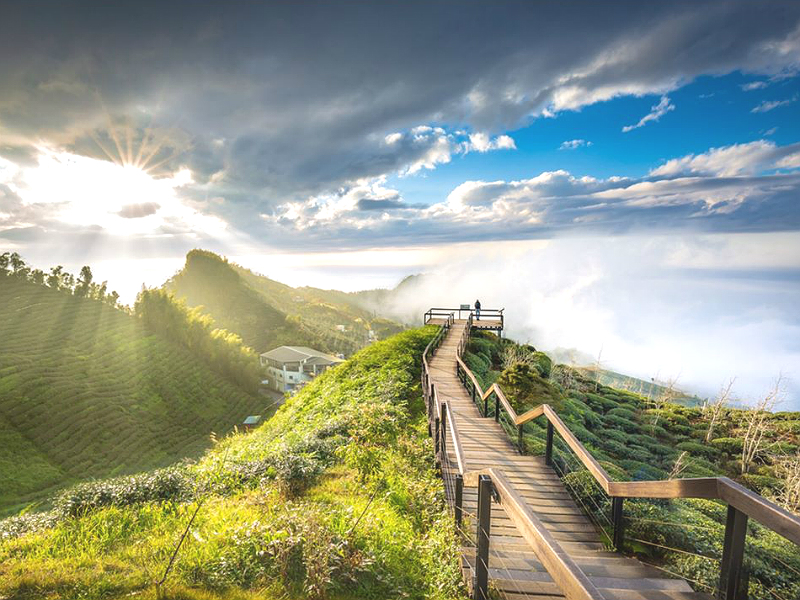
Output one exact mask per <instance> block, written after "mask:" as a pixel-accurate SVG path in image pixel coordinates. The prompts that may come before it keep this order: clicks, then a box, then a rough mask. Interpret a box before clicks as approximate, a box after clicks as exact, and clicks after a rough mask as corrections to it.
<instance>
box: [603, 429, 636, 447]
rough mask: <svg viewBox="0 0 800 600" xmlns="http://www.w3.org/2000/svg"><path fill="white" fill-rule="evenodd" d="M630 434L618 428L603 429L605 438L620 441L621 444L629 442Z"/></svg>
mask: <svg viewBox="0 0 800 600" xmlns="http://www.w3.org/2000/svg"><path fill="white" fill-rule="evenodd" d="M629 437H630V436H629V435H628V434H627V433H625V432H624V431H620V430H618V429H604V430H603V438H604V439H609V440H614V441H615V442H619V443H620V444H627V443H628V438H629Z"/></svg>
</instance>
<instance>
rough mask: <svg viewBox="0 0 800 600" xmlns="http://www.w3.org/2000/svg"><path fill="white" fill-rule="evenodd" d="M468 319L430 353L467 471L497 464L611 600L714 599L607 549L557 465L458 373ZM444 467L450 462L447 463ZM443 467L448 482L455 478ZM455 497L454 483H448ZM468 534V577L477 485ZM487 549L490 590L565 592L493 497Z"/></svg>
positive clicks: (468, 505)
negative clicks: (518, 436)
mask: <svg viewBox="0 0 800 600" xmlns="http://www.w3.org/2000/svg"><path fill="white" fill-rule="evenodd" d="M466 323H467V322H466V320H456V321H455V323H454V325H453V326H452V327H451V329H450V332H449V334H448V336H447V338H446V339H445V340H444V341H443V343H442V345H441V346H440V347H439V349H438V350H437V351H436V353H435V355H434V356H433V357H432V358H431V359H429V369H430V378H431V381H432V382H433V384H434V385H435V387H436V390H437V394H438V398H439V401H440V402H447V403H448V404H449V406H450V409H451V411H452V413H453V418H454V421H455V423H456V427H457V429H458V433H459V436H460V441H461V447H462V449H463V452H464V457H465V459H466V464H467V465H468V470H469V471H478V470H483V469H487V468H495V469H498V470H501V471H503V472H504V474H505V475H506V477H507V478H508V480H509V481H510V482H511V483H512V484H513V486H514V488H515V489H516V490H517V491H518V492H519V494H520V495H521V496H522V497H523V498H524V500H525V502H526V503H527V504H528V506H529V507H530V508H531V509H532V510H533V511H534V512H535V514H536V516H537V517H538V518H539V519H540V520H541V521H542V522H543V523H544V524H545V526H546V527H547V529H548V531H549V532H550V533H551V534H552V536H553V537H554V538H555V539H556V540H557V541H558V542H559V543H560V544H561V546H562V548H563V549H564V550H565V551H566V552H567V553H568V554H569V555H570V557H572V559H573V560H574V561H575V562H576V563H577V564H578V566H579V567H580V568H581V570H582V571H583V572H584V573H585V574H586V575H587V576H588V577H589V579H590V580H591V582H592V583H593V584H594V585H595V587H597V588H598V590H599V591H600V592H601V593H602V595H603V596H604V598H605V599H606V600H709V598H710V597H709V596H708V595H706V594H702V593H697V592H694V591H693V590H692V588H691V587H690V586H689V584H687V583H686V582H685V581H683V580H681V579H671V578H668V577H667V576H666V575H665V574H664V573H663V572H661V571H659V570H657V569H655V568H654V567H650V566H647V565H644V564H642V563H641V562H639V561H638V560H635V559H633V558H627V557H624V556H622V555H620V554H617V553H614V552H610V551H608V550H606V549H605V547H604V545H603V543H602V542H601V538H600V536H599V534H598V532H597V530H596V529H595V526H594V525H593V524H592V522H591V521H590V520H589V519H588V518H587V517H586V516H585V514H584V513H583V512H582V511H581V510H580V509H579V507H578V506H577V505H576V504H575V502H574V501H573V500H572V499H571V497H570V495H569V493H568V492H567V490H566V488H565V487H564V485H563V484H562V482H561V480H560V479H559V478H558V476H557V475H556V474H555V472H554V471H553V470H552V469H551V468H550V467H548V466H546V465H545V464H544V459H543V458H542V457H538V456H521V455H520V454H519V453H518V452H517V450H516V448H514V447H513V446H512V444H511V442H510V441H509V439H508V435H507V434H506V432H505V431H504V430H503V428H502V427H501V425H499V424H498V423H495V421H494V419H492V418H483V417H481V415H480V413H479V412H478V409H477V408H476V406H475V404H474V403H473V402H472V400H471V398H470V396H469V395H468V394H467V392H466V390H465V389H464V387H463V386H462V384H461V382H460V381H459V380H458V377H457V375H456V353H457V350H458V348H457V347H458V341H459V339H460V338H461V335H462V333H463V331H464V328H465V327H466ZM446 439H447V443H448V455H449V456H450V457H451V458H452V460H449V461H448V462H450V464H454V462H455V450H454V448H453V446H452V436H449V435H448V436H446ZM446 469H447V467H445V470H446ZM448 475H449V474H448V473H444V476H445V477H444V478H445V483H446V484H447V485H451V482H452V478H451V477H449V476H448ZM448 497H449V498H452V497H453V490H452V489H449V490H448ZM463 507H464V524H463V530H464V535H465V541H464V547H463V562H462V565H463V568H464V569H465V574H466V575H467V581H468V582H470V581H472V577H471V574H472V572H473V570H474V562H475V529H476V518H475V513H476V512H477V488H476V487H468V486H467V485H465V487H464V491H463ZM489 548H490V551H489V582H490V590H491V589H494V590H495V592H496V593H497V594H498V595H499V596H500V597H503V598H508V599H511V600H521V599H523V598H531V599H534V600H557V598H558V597H563V595H562V594H561V591H560V590H559V589H558V587H557V586H556V585H555V583H553V580H552V579H551V578H550V576H549V575H548V573H547V571H545V569H544V568H543V567H542V563H541V562H540V561H539V560H538V558H537V557H536V555H535V554H534V553H533V551H532V550H531V547H530V545H529V544H528V543H527V542H526V541H525V540H524V539H523V537H522V535H521V534H520V532H519V531H518V530H517V528H516V527H515V525H514V524H513V523H512V522H511V520H510V519H509V518H508V516H507V515H506V514H505V511H504V510H503V508H502V506H501V505H499V504H497V503H494V502H493V503H492V517H491V540H490V546H489Z"/></svg>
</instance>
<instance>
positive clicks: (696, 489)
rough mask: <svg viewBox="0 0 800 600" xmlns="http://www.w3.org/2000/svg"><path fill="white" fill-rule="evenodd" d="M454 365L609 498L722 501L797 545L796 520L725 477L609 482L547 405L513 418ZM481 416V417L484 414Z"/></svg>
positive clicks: (506, 404) (799, 540) (495, 389)
mask: <svg viewBox="0 0 800 600" xmlns="http://www.w3.org/2000/svg"><path fill="white" fill-rule="evenodd" d="M456 360H457V364H458V365H459V366H460V367H461V368H462V369H463V370H464V373H465V375H466V377H468V378H469V379H470V381H471V382H472V383H473V385H475V389H476V391H477V392H478V395H480V397H481V399H482V400H485V399H486V398H487V397H488V396H489V395H491V394H492V393H495V394H497V397H498V398H499V400H500V404H502V405H503V408H504V409H505V410H506V411H507V412H508V414H509V416H510V417H511V421H512V422H513V423H514V424H515V425H517V426H522V425H523V424H524V423H527V422H528V421H532V420H533V419H536V418H538V417H541V416H544V417H545V418H546V419H547V421H548V422H549V423H550V424H551V425H552V426H553V428H554V429H555V430H556V431H558V433H559V434H561V437H562V438H563V439H564V441H565V442H566V443H567V445H568V446H569V447H570V449H571V450H572V451H573V452H574V453H575V454H576V455H577V457H578V459H579V460H580V461H581V463H583V465H584V466H585V467H586V469H588V471H589V472H590V473H591V474H592V476H593V477H594V478H595V480H596V481H597V482H598V484H600V487H601V488H603V490H604V491H605V492H606V493H607V494H608V495H609V496H612V497H617V498H673V499H675V498H705V499H709V500H722V501H723V502H725V503H727V504H728V505H730V506H733V507H734V508H736V509H737V510H739V511H741V512H742V513H744V514H745V515H747V516H748V517H752V518H753V519H755V520H756V521H758V522H759V523H761V524H762V525H764V526H765V527H768V528H769V529H771V530H772V531H774V532H775V533H777V534H779V535H781V536H783V537H784V538H786V539H788V540H790V541H792V542H794V543H795V544H797V545H800V517H799V516H797V515H795V514H793V513H791V512H789V511H788V510H786V509H784V508H781V507H780V506H778V505H777V504H775V503H773V502H770V501H769V500H767V499H766V498H764V497H763V496H761V495H759V494H756V493H755V492H753V491H751V490H749V489H747V488H746V487H744V486H742V485H739V484H738V483H736V482H734V481H732V480H731V479H729V478H728V477H697V478H687V479H665V480H656V481H612V480H611V477H609V475H608V473H607V472H606V470H605V469H604V468H603V467H602V466H601V465H600V463H599V462H598V461H597V460H596V459H595V458H594V457H593V456H592V455H591V453H590V452H589V451H588V450H587V449H586V447H585V446H584V445H583V444H582V443H581V442H580V440H578V438H576V437H575V435H574V434H573V433H572V431H570V429H569V427H567V425H566V424H565V423H564V422H563V421H562V420H561V418H560V417H559V416H558V414H557V413H556V412H555V410H553V408H552V407H551V406H550V405H549V404H541V405H539V406H537V407H535V408H532V409H531V410H529V411H527V412H525V413H523V414H522V415H517V414H516V412H515V411H514V409H513V408H512V407H511V405H510V403H509V402H508V400H507V399H506V397H505V394H504V393H503V391H502V390H501V389H500V387H499V386H498V385H497V384H496V383H494V384H492V386H491V387H489V389H488V390H486V391H485V392H484V391H483V389H482V387H481V386H480V384H479V383H478V380H477V378H476V377H475V375H474V374H473V373H472V371H471V370H470V369H469V367H467V365H466V364H465V363H464V361H463V360H462V359H461V357H460V356H458V357H457V359H456ZM484 416H485V415H484Z"/></svg>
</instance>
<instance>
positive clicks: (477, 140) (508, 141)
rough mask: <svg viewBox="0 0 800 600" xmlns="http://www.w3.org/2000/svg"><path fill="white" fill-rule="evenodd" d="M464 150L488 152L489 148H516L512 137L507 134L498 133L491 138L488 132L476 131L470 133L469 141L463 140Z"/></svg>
mask: <svg viewBox="0 0 800 600" xmlns="http://www.w3.org/2000/svg"><path fill="white" fill-rule="evenodd" d="M464 148H465V150H466V151H470V150H475V151H477V152H488V151H489V150H516V148H517V145H516V144H515V143H514V139H513V138H511V137H510V136H508V135H498V136H497V137H496V138H494V139H491V138H490V137H489V135H488V134H486V133H482V132H478V133H473V134H470V136H469V141H468V142H465V145H464Z"/></svg>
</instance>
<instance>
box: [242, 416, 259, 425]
mask: <svg viewBox="0 0 800 600" xmlns="http://www.w3.org/2000/svg"><path fill="white" fill-rule="evenodd" d="M260 420H261V415H250V416H249V417H247V418H246V419H245V420H244V423H243V425H255V424H256V423H258V422H259V421H260Z"/></svg>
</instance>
